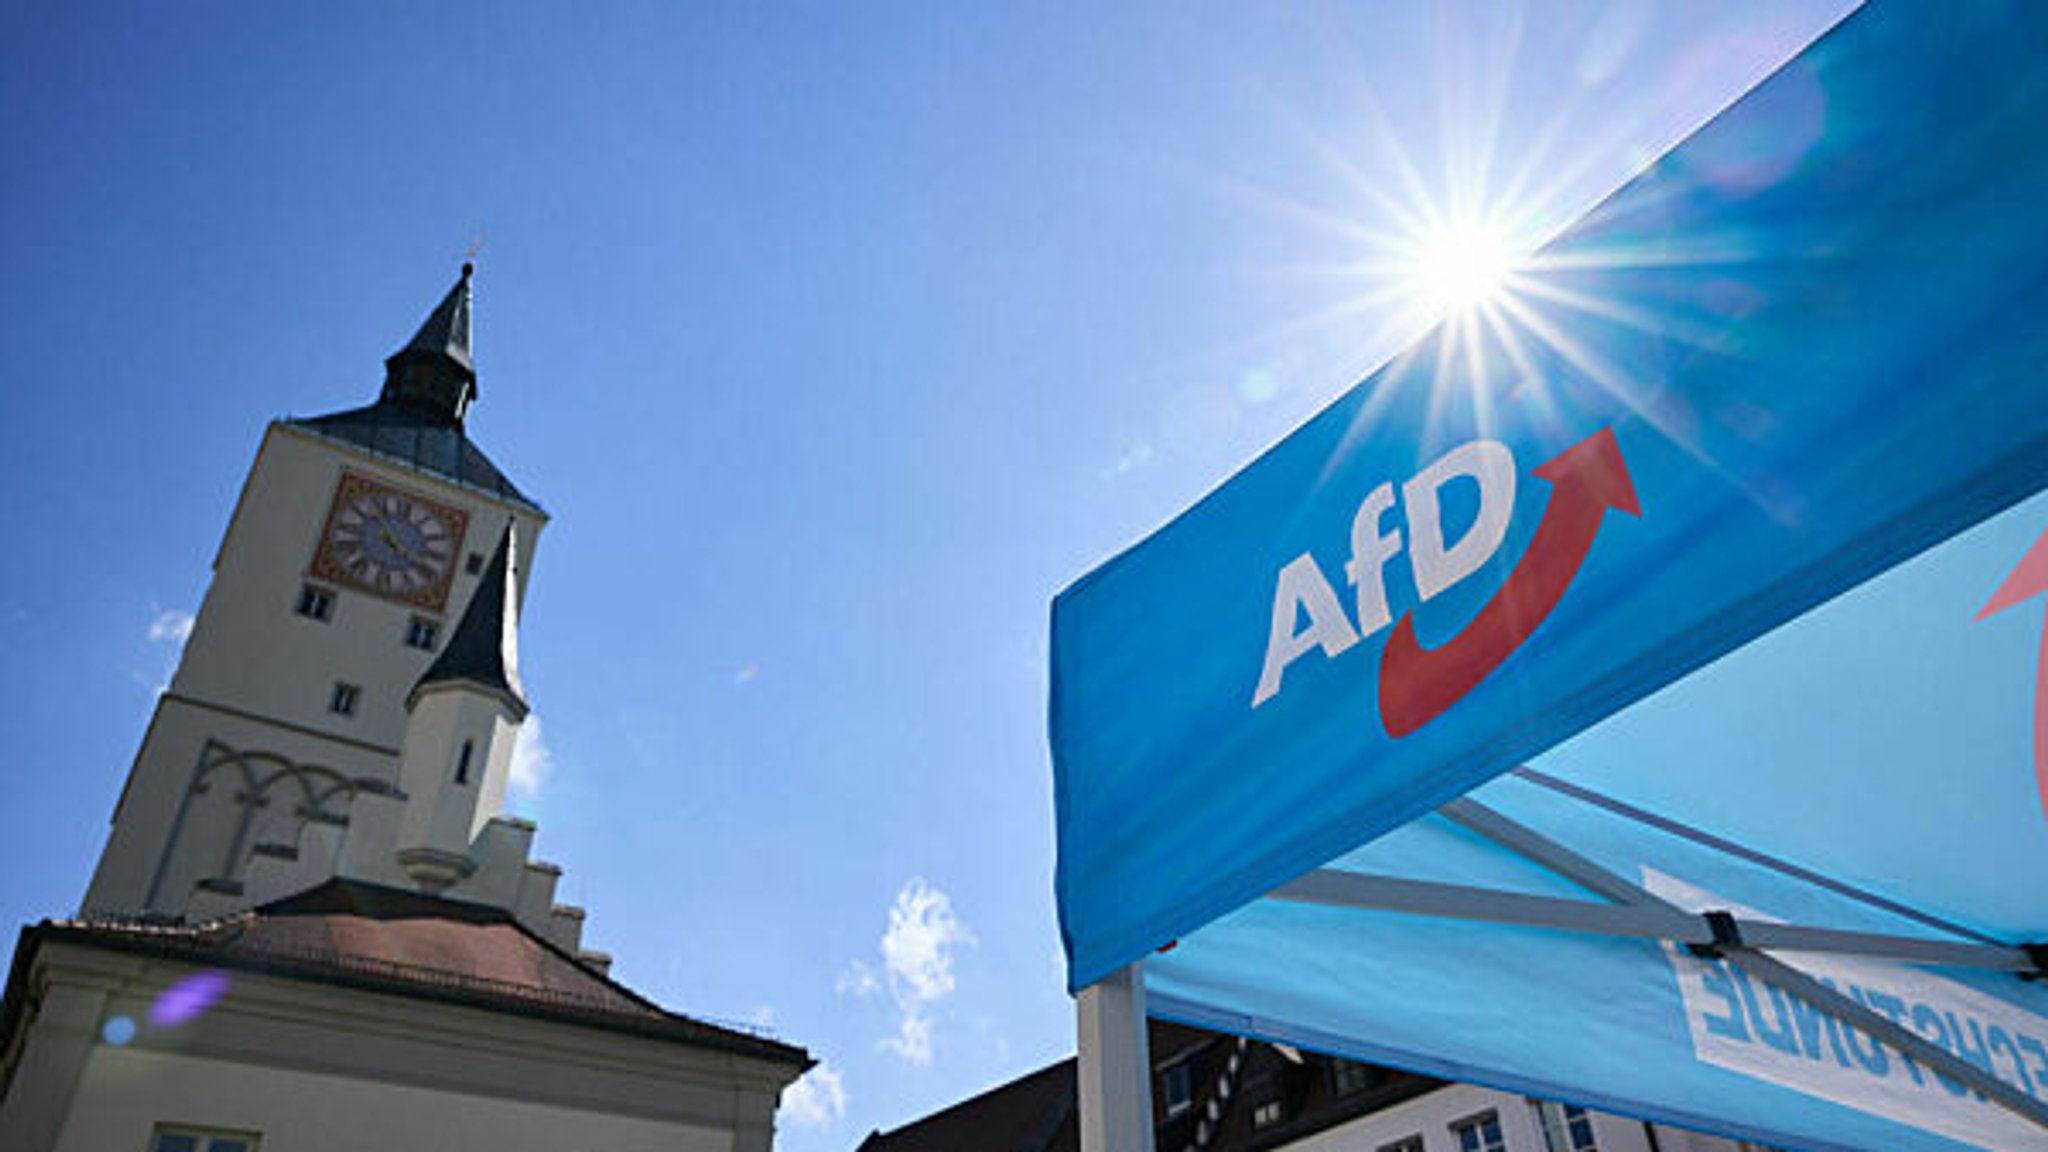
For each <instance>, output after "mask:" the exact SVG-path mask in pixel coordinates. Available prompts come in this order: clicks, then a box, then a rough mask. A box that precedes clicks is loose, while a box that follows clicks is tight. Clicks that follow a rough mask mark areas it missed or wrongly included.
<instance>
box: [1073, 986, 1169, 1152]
mask: <svg viewBox="0 0 2048 1152" xmlns="http://www.w3.org/2000/svg"><path fill="white" fill-rule="evenodd" d="M1075 1015H1076V1018H1077V1019H1076V1023H1077V1024H1078V1029H1077V1031H1078V1036H1077V1037H1076V1039H1077V1044H1076V1047H1077V1048H1078V1049H1079V1060H1078V1063H1077V1067H1076V1076H1077V1078H1078V1080H1079V1084H1078V1088H1079V1090H1080V1091H1079V1095H1080V1106H1081V1152H1153V1148H1152V1056H1151V1052H1150V1047H1151V1045H1150V1042H1149V1040H1148V1037H1147V1036H1146V1031H1145V973H1144V970H1143V968H1142V967H1141V966H1140V965H1139V964H1129V965H1126V966H1125V967H1123V968H1119V969H1117V970H1116V971H1115V972H1113V973H1111V974H1110V975H1108V976H1106V977H1104V978H1103V979H1102V980H1101V981H1100V982H1098V983H1095V984H1091V985H1089V986H1088V987H1086V988H1083V989H1081V993H1080V995H1079V996H1077V997H1075Z"/></svg>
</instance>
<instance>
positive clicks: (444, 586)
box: [312, 471, 469, 611]
mask: <svg viewBox="0 0 2048 1152" xmlns="http://www.w3.org/2000/svg"><path fill="white" fill-rule="evenodd" d="M468 524H469V516H468V514H467V513H465V512H463V511H462V509H460V508H451V507H449V506H448V505H446V504H439V503H436V502H435V501H432V500H429V499H427V498H426V497H424V496H418V495H415V494H413V493H411V492H406V491H404V490H402V489H398V488H393V487H390V486H388V485H385V484H380V483H378V482H377V481H375V480H372V479H370V478H369V477H367V476H361V475H358V474H356V473H354V472H347V471H344V472H343V473H342V474H341V484H340V486H339V487H338V488H336V489H335V492H334V505H333V507H331V508H330V509H328V512H327V527H326V529H325V530H324V531H322V532H321V534H320V547H319V550H318V551H317V552H315V553H314V555H313V567H312V574H313V575H315V576H318V577H322V578H324V579H328V580H333V581H336V582H338V583H342V584H348V585H352V586H354V587H356V588H360V589H362V590H363V591H365V592H371V593H375V594H376V595H378V596H383V597H385V598H387V599H391V600H399V601H402V602H404V603H407V604H415V605H418V606H420V607H422V608H430V609H434V610H437V611H438V610H439V609H440V608H441V607H442V606H443V605H444V604H446V603H447V601H448V585H449V583H450V579H451V577H452V576H453V575H454V570H455V566H454V560H455V556H456V553H457V550H458V549H459V548H460V547H461V546H462V534H463V530H464V529H465V528H467V527H468Z"/></svg>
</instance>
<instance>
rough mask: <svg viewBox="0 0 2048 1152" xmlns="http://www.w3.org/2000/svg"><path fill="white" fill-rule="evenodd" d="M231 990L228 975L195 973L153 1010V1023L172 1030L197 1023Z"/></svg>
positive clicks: (171, 989) (166, 993)
mask: <svg viewBox="0 0 2048 1152" xmlns="http://www.w3.org/2000/svg"><path fill="white" fill-rule="evenodd" d="M227 990H228V974H227V973H225V972H221V971H218V970H213V969H209V970H207V971H205V972H194V973H193V974H192V975H190V976H187V977H185V978H184V979H183V980H180V981H178V982H177V983H176V984H173V985H171V986H170V987H169V988H166V989H164V993H163V995H161V996H158V997H157V998H156V1003H154V1004H151V1005H150V1006H149V1022H150V1024H152V1025H153V1026H155V1027H158V1028H169V1027H173V1026H175V1025H179V1024H183V1023H186V1022H187V1021H190V1020H194V1019H197V1018H198V1017H199V1016H200V1015H201V1014H203V1013H204V1012H205V1011H206V1010H207V1009H208V1008H211V1007H213V1002H214V1001H216V1000H218V999H220V996H221V993H223V992H226V991H227Z"/></svg>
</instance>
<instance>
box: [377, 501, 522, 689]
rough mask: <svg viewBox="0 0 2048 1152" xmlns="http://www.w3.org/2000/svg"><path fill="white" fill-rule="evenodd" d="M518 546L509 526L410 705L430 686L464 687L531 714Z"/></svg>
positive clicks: (420, 682)
mask: <svg viewBox="0 0 2048 1152" xmlns="http://www.w3.org/2000/svg"><path fill="white" fill-rule="evenodd" d="M517 547H518V546H517V542H516V539H515V537H514V535H513V531H512V525H511V524H509V523H508V524H506V525H505V534H504V535H503V536H501V537H499V539H498V549H497V551H495V552H493V553H491V562H490V563H489V564H487V565H485V566H484V573H483V576H482V577H481V578H480V579H479V580H478V581H477V585H476V591H475V592H472V593H470V597H469V607H467V608H465V609H463V611H462V619H461V620H460V621H459V622H458V623H457V624H456V625H455V631H454V632H453V633H452V634H451V635H450V636H449V637H448V643H447V644H446V645H445V646H443V647H442V649H441V654H440V655H439V656H437V657H435V658H434V662H433V664H431V665H429V666H428V668H427V671H426V673H425V674H424V675H422V676H421V677H420V679H419V683H417V684H415V685H413V687H412V694H411V695H410V696H408V697H407V698H406V705H407V707H410V706H411V705H412V704H413V702H415V701H417V700H418V699H419V698H420V695H421V694H422V693H424V692H426V691H427V690H428V689H430V688H434V687H437V686H440V685H451V686H452V685H458V684H459V685H462V686H464V687H469V688H475V689H479V690H481V691H484V692H489V693H492V694H494V695H496V696H498V697H499V698H500V699H502V700H504V701H505V702H506V703H507V704H509V705H510V706H511V707H512V710H513V711H514V712H516V713H517V714H518V716H519V718H522V719H523V718H524V717H525V716H526V693H525V690H524V689H522V688H521V687H520V685H519V586H518V585H517V584H515V583H514V582H513V575H514V573H515V572H516V571H517V558H516V556H515V553H516V551H517Z"/></svg>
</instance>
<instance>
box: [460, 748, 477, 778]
mask: <svg viewBox="0 0 2048 1152" xmlns="http://www.w3.org/2000/svg"><path fill="white" fill-rule="evenodd" d="M475 748H476V741H474V740H464V741H463V742H462V753H461V754H460V755H458V756H457V757H456V758H455V782H456V783H457V784H467V783H469V754H470V753H471V752H472V751H474V750H475Z"/></svg>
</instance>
